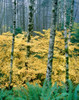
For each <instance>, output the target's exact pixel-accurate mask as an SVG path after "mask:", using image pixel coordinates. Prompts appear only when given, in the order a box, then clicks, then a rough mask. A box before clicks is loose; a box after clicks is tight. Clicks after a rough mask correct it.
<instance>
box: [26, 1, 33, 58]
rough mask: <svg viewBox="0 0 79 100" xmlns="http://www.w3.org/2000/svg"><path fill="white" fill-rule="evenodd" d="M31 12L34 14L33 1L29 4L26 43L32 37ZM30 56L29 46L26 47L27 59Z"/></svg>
mask: <svg viewBox="0 0 79 100" xmlns="http://www.w3.org/2000/svg"><path fill="white" fill-rule="evenodd" d="M33 12H34V0H30V2H29V24H28V33H27V43H29V42H30V40H31V35H33V27H34V23H33ZM29 56H30V46H27V57H29Z"/></svg>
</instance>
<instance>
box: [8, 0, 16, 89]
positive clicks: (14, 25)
mask: <svg viewBox="0 0 79 100" xmlns="http://www.w3.org/2000/svg"><path fill="white" fill-rule="evenodd" d="M13 11H14V12H13V38H12V50H11V64H10V83H9V89H11V83H12V67H13V54H14V42H15V29H16V0H14V1H13Z"/></svg>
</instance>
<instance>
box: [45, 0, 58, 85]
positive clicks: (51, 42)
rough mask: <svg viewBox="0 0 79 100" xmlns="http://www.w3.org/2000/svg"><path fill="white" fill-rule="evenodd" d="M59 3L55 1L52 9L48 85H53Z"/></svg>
mask: <svg viewBox="0 0 79 100" xmlns="http://www.w3.org/2000/svg"><path fill="white" fill-rule="evenodd" d="M57 1H58V0H53V5H52V7H53V8H52V20H51V32H50V41H49V52H48V65H47V73H46V80H47V84H48V85H49V83H51V73H52V61H53V52H54V41H55V34H56V17H57V15H56V14H57Z"/></svg>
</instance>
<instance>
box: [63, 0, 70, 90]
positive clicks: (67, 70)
mask: <svg viewBox="0 0 79 100" xmlns="http://www.w3.org/2000/svg"><path fill="white" fill-rule="evenodd" d="M66 3H67V2H66V0H64V39H65V57H66V90H67V92H68V90H69V86H68V79H69V55H68V37H67V25H66V6H67V4H66Z"/></svg>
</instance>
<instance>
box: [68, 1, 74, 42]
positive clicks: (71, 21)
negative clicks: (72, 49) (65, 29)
mask: <svg viewBox="0 0 79 100" xmlns="http://www.w3.org/2000/svg"><path fill="white" fill-rule="evenodd" d="M73 11H74V0H72V3H71V13H70V31H69V42H70V38H71V32H72V27H73Z"/></svg>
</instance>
